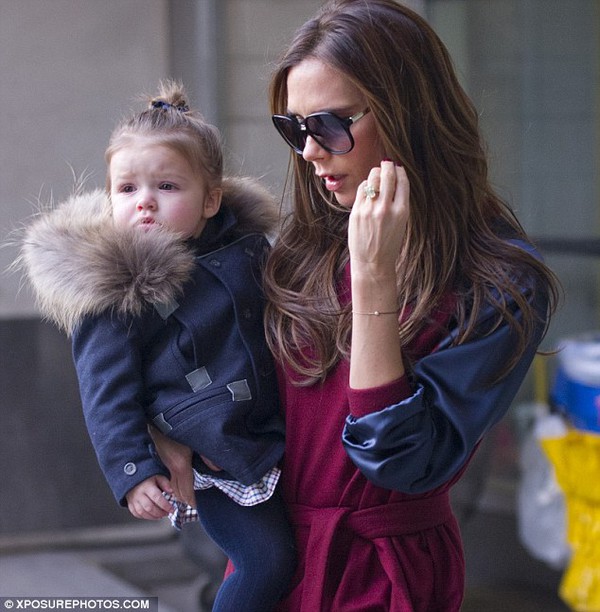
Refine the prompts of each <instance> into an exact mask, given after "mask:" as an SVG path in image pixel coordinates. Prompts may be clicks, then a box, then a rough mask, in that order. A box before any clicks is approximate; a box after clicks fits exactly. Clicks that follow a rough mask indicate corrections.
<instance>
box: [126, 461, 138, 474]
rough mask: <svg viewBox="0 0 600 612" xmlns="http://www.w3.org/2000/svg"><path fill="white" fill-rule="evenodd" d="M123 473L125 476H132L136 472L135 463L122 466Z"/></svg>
mask: <svg viewBox="0 0 600 612" xmlns="http://www.w3.org/2000/svg"><path fill="white" fill-rule="evenodd" d="M123 471H124V472H125V474H127V476H133V475H134V474H135V473H136V472H137V466H136V464H135V463H131V462H130V463H126V464H125V465H124V466H123Z"/></svg>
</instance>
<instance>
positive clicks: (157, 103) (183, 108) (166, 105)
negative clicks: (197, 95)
mask: <svg viewBox="0 0 600 612" xmlns="http://www.w3.org/2000/svg"><path fill="white" fill-rule="evenodd" d="M150 108H160V109H162V110H169V109H170V108H172V109H173V110H178V111H180V112H182V113H186V112H187V111H189V110H190V108H189V106H187V104H184V103H180V104H177V105H175V104H171V103H170V102H165V101H164V100H152V102H150Z"/></svg>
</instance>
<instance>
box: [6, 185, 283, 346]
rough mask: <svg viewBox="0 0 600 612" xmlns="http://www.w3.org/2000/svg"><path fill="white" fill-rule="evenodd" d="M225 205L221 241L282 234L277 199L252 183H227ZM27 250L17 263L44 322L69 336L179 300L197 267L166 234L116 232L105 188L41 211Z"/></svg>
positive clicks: (26, 237)
mask: <svg viewBox="0 0 600 612" xmlns="http://www.w3.org/2000/svg"><path fill="white" fill-rule="evenodd" d="M222 207H224V208H225V209H228V210H229V211H230V212H232V213H233V217H234V218H235V220H234V222H233V227H231V224H229V226H227V227H224V228H223V229H222V231H221V232H220V233H219V237H223V233H226V232H234V233H235V234H234V235H243V234H248V233H262V234H268V233H273V232H274V231H275V227H276V225H277V211H276V208H275V206H274V203H273V200H272V198H271V197H270V195H269V194H268V192H267V191H265V190H264V189H263V188H262V187H260V186H259V185H258V184H257V183H256V182H255V181H253V180H252V179H247V178H242V179H231V178H229V179H225V180H224V183H223V201H222ZM20 246H21V250H20V255H19V258H18V260H17V262H16V265H17V267H19V268H21V269H22V270H23V271H24V272H25V275H26V277H27V279H28V280H29V282H30V284H31V286H32V287H33V290H34V294H35V297H36V302H37V305H38V307H39V309H40V311H41V313H42V316H43V317H44V318H46V319H49V320H50V321H52V322H53V323H55V324H56V325H57V326H58V327H60V328H61V329H63V330H64V331H66V332H67V334H69V335H70V334H71V333H72V332H73V330H74V329H75V327H77V325H78V324H79V322H80V321H81V319H82V318H83V317H85V316H88V315H95V314H99V313H101V312H104V311H107V310H110V311H113V312H115V314H119V315H138V314H140V313H141V311H142V309H143V308H144V306H145V305H147V304H161V303H169V302H172V301H173V300H174V299H176V298H177V296H178V295H180V294H181V292H182V289H183V285H184V284H185V282H186V281H187V280H188V279H189V277H190V274H191V272H192V269H193V267H194V265H195V264H194V252H193V250H192V248H191V247H190V245H189V244H186V243H185V242H183V241H182V240H180V239H178V238H177V237H176V236H175V235H173V234H172V233H171V232H169V231H167V230H164V229H162V228H160V229H158V230H153V231H151V232H137V231H131V230H126V231H123V230H117V229H115V227H114V226H113V224H112V218H111V211H110V201H109V199H108V197H107V195H106V193H105V192H104V191H101V190H95V191H91V192H88V193H83V194H75V195H73V196H71V197H70V198H68V199H67V200H66V201H65V202H63V203H61V204H59V205H58V206H56V207H51V208H49V209H46V210H42V211H41V212H39V213H38V214H37V215H36V216H35V217H34V218H33V220H32V222H31V223H30V224H29V225H28V226H27V227H26V228H25V231H24V234H23V240H22V241H21V245H20Z"/></svg>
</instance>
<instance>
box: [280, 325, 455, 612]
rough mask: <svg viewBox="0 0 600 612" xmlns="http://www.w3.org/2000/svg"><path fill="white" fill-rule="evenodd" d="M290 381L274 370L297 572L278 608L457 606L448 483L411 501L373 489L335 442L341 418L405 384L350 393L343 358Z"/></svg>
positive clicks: (392, 396) (386, 401)
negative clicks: (316, 378)
mask: <svg viewBox="0 0 600 612" xmlns="http://www.w3.org/2000/svg"><path fill="white" fill-rule="evenodd" d="M438 339H439V338H434V337H433V335H428V336H424V337H422V338H421V342H420V343H419V346H418V352H420V353H423V354H425V353H427V352H429V351H430V350H431V349H432V348H433V346H434V345H435V344H436V343H437V340H438ZM415 348H417V347H415ZM291 380H292V373H291V372H289V371H283V372H280V376H279V383H280V385H279V389H280V393H281V396H282V404H283V406H284V411H285V418H286V430H287V437H286V450H285V459H284V464H283V474H282V487H283V495H284V498H285V501H286V505H287V508H288V511H289V513H290V518H291V521H292V524H293V525H294V526H295V529H296V538H297V546H298V561H299V567H298V570H297V574H296V578H295V580H294V581H293V583H292V585H291V591H290V594H289V596H288V597H287V599H285V601H284V602H282V604H281V606H280V608H279V609H280V610H289V611H294V612H295V611H302V612H317V611H319V612H325V611H344V612H351V611H356V612H359V611H360V612H367V611H373V612H375V611H380V612H409V611H411V610H415V611H419V612H420V611H425V610H440V611H444V612H451V611H453V610H459V608H460V604H461V601H462V596H463V584H464V559H463V552H462V544H461V538H460V533H459V528H458V525H457V522H456V520H455V518H454V516H453V515H452V512H451V509H450V504H449V500H448V490H449V488H450V484H451V483H448V484H444V485H442V486H440V487H437V488H436V489H434V490H432V491H430V492H428V493H424V494H419V495H408V494H405V493H400V492H397V491H393V490H389V489H385V488H382V487H378V486H376V485H374V484H372V483H371V482H369V481H368V480H367V478H366V477H365V476H364V475H363V474H362V473H361V472H360V471H359V470H358V468H357V467H356V466H355V465H354V463H353V462H352V461H351V460H350V458H349V456H348V454H347V452H346V450H345V448H344V446H343V445H342V432H343V430H344V426H345V423H346V418H347V417H348V415H349V414H351V413H352V414H355V415H361V414H365V413H368V412H373V411H376V410H379V409H381V408H384V407H386V406H389V405H391V404H396V403H398V402H399V401H401V400H402V399H404V398H406V397H409V396H410V395H412V393H413V392H412V390H411V386H410V385H409V383H408V379H407V378H406V377H403V378H401V379H399V380H397V381H395V382H393V383H391V384H389V385H385V386H383V387H378V388H374V389H369V390H361V391H357V390H351V389H350V388H349V384H348V380H349V364H348V362H342V363H340V364H339V365H338V366H337V368H336V369H335V371H334V372H332V373H331V374H330V376H328V378H327V380H326V381H325V383H324V384H322V385H321V384H318V385H314V386H311V387H297V386H293V385H292V384H291Z"/></svg>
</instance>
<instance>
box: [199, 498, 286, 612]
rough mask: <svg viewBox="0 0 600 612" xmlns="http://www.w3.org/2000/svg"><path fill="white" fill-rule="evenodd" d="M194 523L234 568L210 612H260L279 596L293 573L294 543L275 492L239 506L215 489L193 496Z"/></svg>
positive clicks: (270, 607)
mask: <svg viewBox="0 0 600 612" xmlns="http://www.w3.org/2000/svg"><path fill="white" fill-rule="evenodd" d="M196 501H197V506H198V514H199V516H200V520H201V522H202V524H203V526H204V528H205V530H206V532H207V533H208V535H209V536H210V537H211V538H212V539H213V540H214V541H215V542H216V543H217V544H218V545H219V546H220V547H221V548H222V550H223V551H224V552H225V554H226V555H227V556H228V558H229V559H230V560H231V562H232V563H233V565H234V567H235V571H234V572H233V573H232V574H230V575H229V576H228V577H227V579H226V580H225V582H223V584H222V585H221V588H220V589H219V592H218V593H217V597H216V599H215V604H214V607H213V612H239V611H240V610H244V612H266V611H268V610H270V609H272V608H273V607H274V606H275V604H276V603H277V601H279V599H281V598H282V597H283V595H284V594H285V592H286V590H287V588H288V585H289V582H290V580H291V578H292V576H293V574H294V570H295V568H296V555H295V547H294V537H293V533H292V530H291V527H290V526H289V524H288V521H287V518H286V515H285V510H284V506H283V502H282V500H281V498H280V497H279V495H278V493H277V492H276V493H275V495H273V497H271V499H269V500H268V501H266V502H263V503H261V504H257V505H256V506H240V505H239V504H236V503H235V502H234V501H233V500H232V499H230V498H229V497H227V496H226V495H225V494H224V493H222V492H221V491H219V490H218V489H216V488H214V487H213V488H211V489H205V490H203V491H196Z"/></svg>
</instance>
